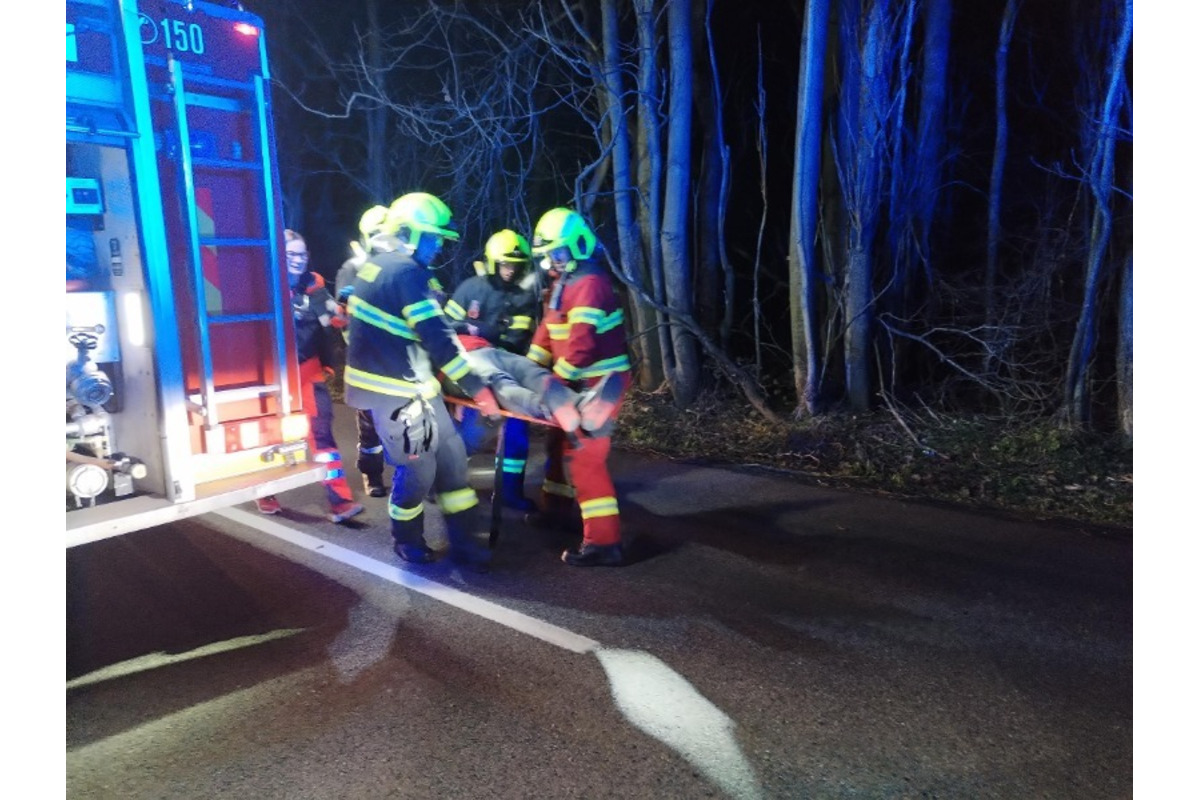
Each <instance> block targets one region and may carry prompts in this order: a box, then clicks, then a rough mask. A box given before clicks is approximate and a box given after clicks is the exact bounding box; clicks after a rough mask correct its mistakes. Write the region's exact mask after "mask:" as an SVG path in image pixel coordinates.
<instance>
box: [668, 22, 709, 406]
mask: <svg viewBox="0 0 1200 800" xmlns="http://www.w3.org/2000/svg"><path fill="white" fill-rule="evenodd" d="M667 43H668V51H669V53H670V76H671V78H670V114H669V117H668V130H667V171H666V172H667V174H666V184H665V185H664V187H663V197H664V200H665V202H664V205H663V223H662V242H663V264H664V275H663V277H664V288H665V290H666V300H667V305H668V306H669V307H670V308H671V309H673V310H674V309H677V310H678V311H680V312H682V313H684V314H688V315H689V316H690V315H691V313H692V262H691V253H690V252H689V248H688V241H689V237H688V219H689V216H690V215H689V213H688V212H689V211H690V206H691V202H690V201H691V196H692V190H691V175H692V15H691V9H690V8H689V6H688V4H686V3H683V2H681V1H680V0H675V2H671V3H670V5H669V6H668V8H667ZM670 333H671V348H672V353H673V355H674V359H673V361H674V363H673V364H672V368H671V371H670V372H669V373H668V374H669V375H670V379H671V390H672V393H673V394H674V399H675V405H676V406H678V407H679V408H687V407H688V406H689V405H691V404H692V402H693V401H694V400H695V399H696V393H697V391H698V390H699V386H700V359H699V354H698V353H697V352H696V342H695V340H694V339H693V338H692V334H691V333H690V332H689V331H688V330H687V328H685V327H684V326H682V325H680V324H678V323H677V322H675V321H673V320H672V323H671V327H670Z"/></svg>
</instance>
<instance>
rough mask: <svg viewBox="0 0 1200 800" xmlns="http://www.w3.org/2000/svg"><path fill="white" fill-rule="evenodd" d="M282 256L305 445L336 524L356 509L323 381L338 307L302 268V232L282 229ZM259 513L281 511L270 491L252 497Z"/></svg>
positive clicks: (329, 368)
mask: <svg viewBox="0 0 1200 800" xmlns="http://www.w3.org/2000/svg"><path fill="white" fill-rule="evenodd" d="M283 239H284V253H285V257H286V259H287V274H288V284H289V285H290V287H291V297H292V321H293V323H294V325H295V330H296V354H297V357H298V358H299V360H300V390H301V396H302V398H303V402H304V408H305V409H306V410H307V411H308V414H309V417H308V421H309V431H308V438H309V442H308V446H309V450H311V451H312V453H313V459H314V460H315V461H316V462H318V463H320V464H323V465H324V467H325V478H324V480H323V483H324V486H325V497H326V500H328V502H329V514H328V517H329V521H330V522H333V523H341V522H345V521H346V520H348V519H350V518H351V517H354V516H356V515H358V514H361V513H362V510H363V507H362V504H361V503H358V502H355V500H354V493H353V492H352V491H351V490H350V485H349V484H348V483H347V482H346V474H345V471H344V470H343V468H342V456H341V453H340V452H339V451H338V446H337V442H336V441H334V438H333V400H332V398H331V397H330V396H329V389H328V388H327V387H326V385H325V379H326V377H328V376H330V375H333V369H334V367H333V363H334V359H333V347H332V342H330V341H329V338H328V337H329V335H330V334H331V330H330V329H331V328H333V327H335V323H336V322H337V321H338V319H339V308H338V304H337V302H336V301H335V300H334V299H333V296H332V295H330V294H329V290H328V289H326V288H325V279H324V278H322V277H321V275H320V274H319V273H316V272H311V271H310V270H309V269H308V245H307V244H306V243H305V241H304V237H303V236H301V235H300V234H298V233H296V232H295V231H293V230H291V229H288V230H285V231H284V232H283ZM255 503H256V504H257V506H258V510H259V511H260V512H261V513H263V514H278V513H280V512H281V511H282V510H283V507H282V506H281V505H280V503H279V500H278V499H277V498H276V497H275V496H274V495H267V496H266V497H260V498H259V499H258V500H256V501H255Z"/></svg>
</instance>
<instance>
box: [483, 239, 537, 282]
mask: <svg viewBox="0 0 1200 800" xmlns="http://www.w3.org/2000/svg"><path fill="white" fill-rule="evenodd" d="M483 256H484V259H485V260H486V261H487V274H488V275H495V274H496V264H498V263H499V262H501V261H505V262H508V263H510V264H517V265H519V266H520V267H521V270H522V271H523V270H524V269H525V268H526V266H527V265H528V264H529V260H530V259H531V258H532V254H531V253H530V250H529V241H528V240H527V239H526V238H525V237H524V236H522V235H521V234H519V233H517V232H516V231H512V230H508V229H507V228H505V229H504V230H502V231H499V232H497V233H493V234H492V237H491V238H490V239H488V240H487V244H486V245H484V247H483Z"/></svg>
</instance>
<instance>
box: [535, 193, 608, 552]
mask: <svg viewBox="0 0 1200 800" xmlns="http://www.w3.org/2000/svg"><path fill="white" fill-rule="evenodd" d="M596 249H597V241H596V235H595V234H594V233H593V232H592V229H591V228H590V227H589V226H588V224H587V223H586V222H585V221H584V219H583V217H582V216H580V214H579V213H578V212H576V211H573V210H571V209H567V208H554V209H551V210H550V211H547V212H546V213H545V214H543V215H542V218H541V219H540V220H539V221H538V224H537V226H536V227H535V228H534V233H533V253H534V254H535V255H543V256H545V260H544V262H543V268H545V269H547V270H548V271H549V272H550V273H551V276H552V277H553V276H554V275H555V274H557V276H558V277H557V280H556V281H555V284H554V288H553V289H552V291H551V294H550V298H549V300H548V301H547V303H546V307H545V309H544V316H543V317H542V320H541V322H540V323H539V324H538V328H537V330H536V331H535V332H534V335H533V343H532V344H531V345H530V346H529V352H528V354H527V355H528V357H529V358H530V359H532V360H533V361H535V362H537V363H539V364H541V365H542V366H545V367H548V368H549V369H550V370H551V371H552V372H553V374H554V380H557V381H561V382H562V383H563V384H565V385H566V386H567V387H568V388H571V389H574V390H575V391H586V390H587V389H589V388H591V387H593V386H595V385H596V384H597V383H599V382H600V381H601V379H603V378H604V377H605V376H608V375H610V374H612V375H613V376H614V377H613V378H610V379H609V381H608V382H609V383H611V382H612V381H613V380H614V379H616V380H619V381H620V385H621V392H620V394H619V395H617V398H616V400H615V401H613V408H612V410H611V413H607V414H606V415H605V416H607V418H608V421H607V422H606V423H605V424H604V425H603V426H602V427H600V428H598V429H597V430H595V431H592V432H591V435H590V436H584V437H578V438H576V439H575V441H571V440H569V439H568V438H567V437H566V436H565V435H564V434H563V433H562V432H561V431H556V430H553V429H552V430H550V431H549V436H548V439H547V445H546V446H547V448H549V449H550V451H551V452H550V458H549V459H548V462H547V470H546V478H545V481H544V482H543V489H542V491H543V500H544V501H546V502H547V503H548V504H553V503H556V502H561V500H562V497H563V494H566V492H558V491H556V490H557V489H559V488H560V487H565V488H566V489H569V490H572V491H573V493H574V496H575V500H576V501H577V502H578V503H579V511H580V516H581V517H582V519H583V541H582V542H581V543H580V544H579V545H578V546H577V547H573V548H570V549H568V550H565V551H563V554H562V560H563V561H564V562H565V563H567V564H570V565H572V566H579V567H591V566H620V565H622V564H624V563H625V552H624V549H623V547H622V544H621V519H620V513H619V510H618V508H617V497H616V490H615V489H614V488H613V482H612V477H611V476H610V475H609V472H608V454H609V451H610V449H611V446H612V431H613V428H614V427H615V424H616V417H617V412H618V411H619V409H620V406H621V402H622V400H623V399H624V396H625V391H626V390H628V387H629V382H630V364H629V355H628V345H627V343H626V340H625V314H624V311H623V310H622V308H621V304H620V300H619V298H618V296H617V293H616V290H615V288H614V286H613V283H612V279H611V278H610V276H609V275H608V272H607V270H606V269H605V267H604V266H603V265H601V264H599V263H598V262H596V261H594V260H593V256H594V255H595V254H596ZM564 468H565V469H564Z"/></svg>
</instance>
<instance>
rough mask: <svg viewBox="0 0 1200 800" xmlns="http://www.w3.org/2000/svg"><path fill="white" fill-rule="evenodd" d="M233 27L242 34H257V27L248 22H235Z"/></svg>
mask: <svg viewBox="0 0 1200 800" xmlns="http://www.w3.org/2000/svg"><path fill="white" fill-rule="evenodd" d="M233 29H234V30H235V31H237V32H238V33H240V34H242V35H243V36H258V28H256V27H254V26H253V25H251V24H249V23H248V22H235V23H234V25H233Z"/></svg>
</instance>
